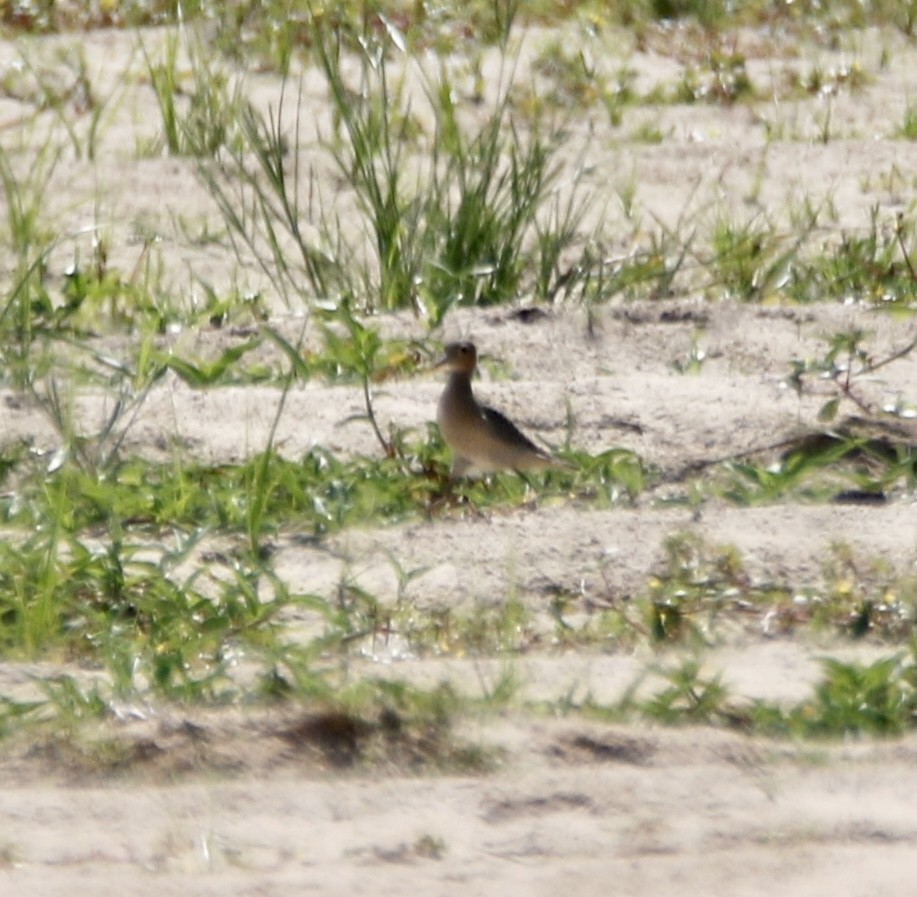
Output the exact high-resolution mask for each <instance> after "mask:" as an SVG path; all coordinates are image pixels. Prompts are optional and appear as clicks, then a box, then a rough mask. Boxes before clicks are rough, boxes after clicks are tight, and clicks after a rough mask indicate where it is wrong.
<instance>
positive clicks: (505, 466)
mask: <svg viewBox="0 0 917 897" xmlns="http://www.w3.org/2000/svg"><path fill="white" fill-rule="evenodd" d="M477 364H478V351H477V349H476V348H475V345H474V343H471V342H468V341H463V342H457V343H449V344H448V345H447V346H446V349H445V355H444V356H443V358H442V360H441V361H440V362H439V363H438V364H437V365H436V366H437V367H438V368H440V367H444V368H446V369H447V370H448V371H449V379H448V380H447V381H446V388H445V389H444V390H443V394H442V395H441V396H440V399H439V405H438V406H437V409H436V423H437V424H438V425H439V430H440V432H441V433H442V436H443V439H444V440H445V441H446V444H447V445H448V446H449V447H450V448H451V449H452V453H453V460H452V476H453V477H460V476H462V475H463V474H464V473H466V472H467V471H468V470H471V469H475V470H477V471H480V472H482V473H486V472H490V471H495V470H513V471H515V472H516V473H520V474H521V473H522V471H526V470H544V469H547V468H551V467H567V466H568V465H567V464H566V463H565V462H563V461H560V460H558V459H556V458H553V457H551V455H549V454H547V452H544V451H542V449H540V448H539V447H538V446H537V445H535V443H534V442H532V441H531V440H530V439H529V438H528V437H527V436H526V435H525V434H524V433H523V432H522V431H521V430H520V429H519V428H518V427H517V426H516V425H515V424H514V423H513V422H512V421H511V420H510V419H509V418H508V417H506V416H505V415H503V414H501V413H500V412H499V411H497V410H495V409H494V408H488V407H487V406H486V405H482V404H481V403H480V402H478V400H477V399H476V398H475V396H474V392H473V391H472V389H471V378H472V376H473V375H474V371H475V368H476V367H477Z"/></svg>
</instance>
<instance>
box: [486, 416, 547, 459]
mask: <svg viewBox="0 0 917 897" xmlns="http://www.w3.org/2000/svg"><path fill="white" fill-rule="evenodd" d="M481 414H482V415H483V417H484V420H486V421H487V426H488V428H489V429H490V431H491V432H492V433H493V434H494V436H496V437H497V438H498V439H500V440H501V441H503V442H509V443H512V444H513V445H517V446H520V447H525V448H527V449H530V450H531V451H533V452H535V453H536V454H537V455H541V456H542V457H546V456H545V453H544V452H543V451H542V450H541V449H540V448H538V446H537V445H535V443H534V442H532V440H531V439H529V438H528V436H526V435H525V433H523V432H522V431H521V430H520V429H519V428H518V427H517V426H516V425H515V424H514V423H513V422H512V421H511V420H510V419H509V418H508V417H506V415H504V414H501V413H500V412H499V411H497V410H496V409H495V408H488V407H487V406H486V405H482V406H481Z"/></svg>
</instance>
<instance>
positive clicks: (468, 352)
mask: <svg viewBox="0 0 917 897" xmlns="http://www.w3.org/2000/svg"><path fill="white" fill-rule="evenodd" d="M477 363H478V350H477V349H475V347H474V343H470V342H468V341H463V342H460V343H449V344H448V345H447V346H446V354H445V355H444V356H443V357H442V359H441V360H440V362H439V363H438V364H437V365H436V366H437V367H438V368H446V369H447V370H448V371H449V372H450V373H460V374H468V376H471V375H472V374H473V373H474V369H475V366H476V365H477Z"/></svg>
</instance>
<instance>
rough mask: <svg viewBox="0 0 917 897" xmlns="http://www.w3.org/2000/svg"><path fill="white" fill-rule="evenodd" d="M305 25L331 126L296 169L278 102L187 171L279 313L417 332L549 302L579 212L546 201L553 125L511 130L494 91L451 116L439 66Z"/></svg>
mask: <svg viewBox="0 0 917 897" xmlns="http://www.w3.org/2000/svg"><path fill="white" fill-rule="evenodd" d="M313 27H314V33H313V42H314V50H315V58H316V60H317V67H318V70H319V72H320V74H321V76H322V78H323V81H324V83H325V86H326V88H327V91H328V96H329V100H330V105H331V120H332V124H331V126H330V131H329V132H328V133H323V134H321V136H320V139H319V143H318V152H319V158H317V159H316V160H315V162H314V163H313V164H312V165H311V166H310V167H309V169H308V171H306V170H304V168H303V167H302V165H303V159H302V155H301V152H300V150H299V147H298V146H296V144H297V143H298V141H299V137H300V124H301V123H300V120H299V112H297V113H296V116H295V118H294V121H293V133H292V140H293V144H294V145H293V146H292V147H291V146H290V145H289V140H290V137H289V136H288V134H287V131H286V121H285V115H286V109H285V108H284V105H281V106H280V107H278V109H277V110H270V111H269V112H268V113H267V114H261V113H258V112H256V111H254V110H252V109H247V110H245V112H244V114H243V116H242V124H241V129H242V135H243V140H242V144H243V145H242V146H241V147H239V148H238V150H236V149H233V148H228V150H227V151H226V152H225V153H224V154H223V156H222V158H221V159H220V161H219V163H218V164H203V165H202V166H201V172H202V176H203V178H204V181H205V183H206V184H207V186H208V188H209V189H210V191H211V192H212V194H213V195H214V197H215V198H216V200H217V203H218V205H219V206H220V209H221V210H222V212H223V215H224V218H225V220H226V223H227V225H228V228H229V231H230V233H231V235H232V238H233V240H234V241H235V242H236V245H237V248H238V249H239V251H240V252H242V251H244V252H245V253H246V254H247V255H253V256H254V258H255V259H257V261H258V264H259V265H260V266H261V268H262V269H263V270H264V272H265V273H266V274H268V275H269V276H270V277H271V279H272V281H273V283H274V285H275V287H276V288H277V290H278V292H279V293H280V295H282V296H283V297H284V298H285V299H286V300H287V301H288V302H300V303H303V304H305V305H306V306H308V305H310V304H311V303H313V302H314V301H315V300H317V299H318V300H326V301H330V302H331V303H332V304H334V303H337V302H339V301H341V300H342V299H347V300H348V301H350V302H352V303H353V304H354V305H355V307H357V308H361V309H364V310H366V311H390V310H396V309H401V308H412V309H413V310H414V311H415V312H416V313H417V314H418V315H420V316H422V317H423V318H424V319H426V320H427V321H428V322H429V323H430V325H431V326H435V325H436V324H438V323H440V322H441V321H442V319H443V316H444V315H445V314H446V313H447V311H448V310H449V308H451V307H452V306H454V305H489V304H495V303H502V302H507V301H510V300H512V299H514V298H516V297H517V296H519V295H521V294H526V293H534V294H536V296H538V297H540V298H545V297H548V296H550V295H552V294H553V291H554V290H555V288H556V282H557V281H558V280H559V278H560V277H561V273H560V264H561V263H560V260H561V258H562V257H563V255H564V253H565V251H567V250H568V249H570V248H571V246H572V245H573V242H574V239H575V235H576V232H577V225H578V224H579V222H580V221H581V217H582V214H583V212H584V210H585V208H586V201H585V199H583V200H579V199H574V200H570V199H567V198H564V199H560V198H559V197H560V196H561V189H560V188H561V175H562V166H561V163H560V162H559V161H558V158H557V149H558V146H559V142H560V137H561V130H560V128H559V127H550V126H548V127H546V126H545V125H544V123H543V122H535V123H534V124H525V125H523V124H522V123H521V122H519V121H518V120H517V119H516V118H515V117H514V114H513V110H512V105H511V102H510V91H509V85H508V84H501V86H500V88H499V89H498V91H497V96H496V99H495V100H494V101H493V105H492V107H491V108H489V109H488V110H487V111H486V112H485V113H484V114H483V115H482V114H481V113H480V111H479V110H476V111H475V114H474V115H473V116H466V115H465V111H464V110H463V109H462V108H460V104H459V103H458V101H457V99H456V97H457V96H458V95H459V93H460V89H459V85H458V84H457V83H456V81H455V79H454V78H453V76H452V75H451V74H450V72H449V70H448V67H447V65H446V64H445V62H443V63H441V64H440V65H439V66H438V67H437V68H436V70H435V71H434V72H430V71H428V70H427V69H426V68H424V67H422V66H420V65H419V64H418V62H417V60H416V59H415V58H413V57H411V56H410V55H408V53H407V51H406V50H404V49H403V45H401V44H400V42H398V41H396V40H394V39H393V38H392V37H391V36H390V35H383V36H381V37H380V36H379V35H377V34H375V33H373V32H366V33H363V34H358V35H354V34H353V33H352V32H351V31H348V30H346V29H343V28H333V27H330V26H328V25H322V24H315V25H314V26H313ZM301 105H302V104H301V97H300V98H299V102H298V103H297V108H298V109H299V108H301ZM424 122H427V123H428V124H429V123H431V125H430V127H429V129H425V125H424ZM326 130H327V129H326ZM321 164H330V165H332V166H333V168H334V169H336V171H337V174H338V176H339V178H340V181H341V183H342V185H343V186H342V188H341V189H340V191H339V193H338V194H337V195H336V196H334V197H330V196H327V195H325V194H323V193H322V191H321V189H320V188H319V186H318V178H317V177H316V174H315V171H316V168H317V166H319V165H321ZM564 189H565V190H570V191H572V192H573V193H576V183H575V178H574V183H573V184H572V186H569V187H568V186H565V187H564ZM345 210H351V216H352V217H351V218H345V214H346V211H345Z"/></svg>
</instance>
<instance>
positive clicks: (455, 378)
mask: <svg viewBox="0 0 917 897" xmlns="http://www.w3.org/2000/svg"><path fill="white" fill-rule="evenodd" d="M446 387H447V389H448V390H449V392H450V394H452V395H453V396H456V397H459V396H471V395H473V393H472V391H471V375H470V374H466V373H465V372H464V371H453V372H452V373H451V374H449V382H448V383H447V384H446Z"/></svg>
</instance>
